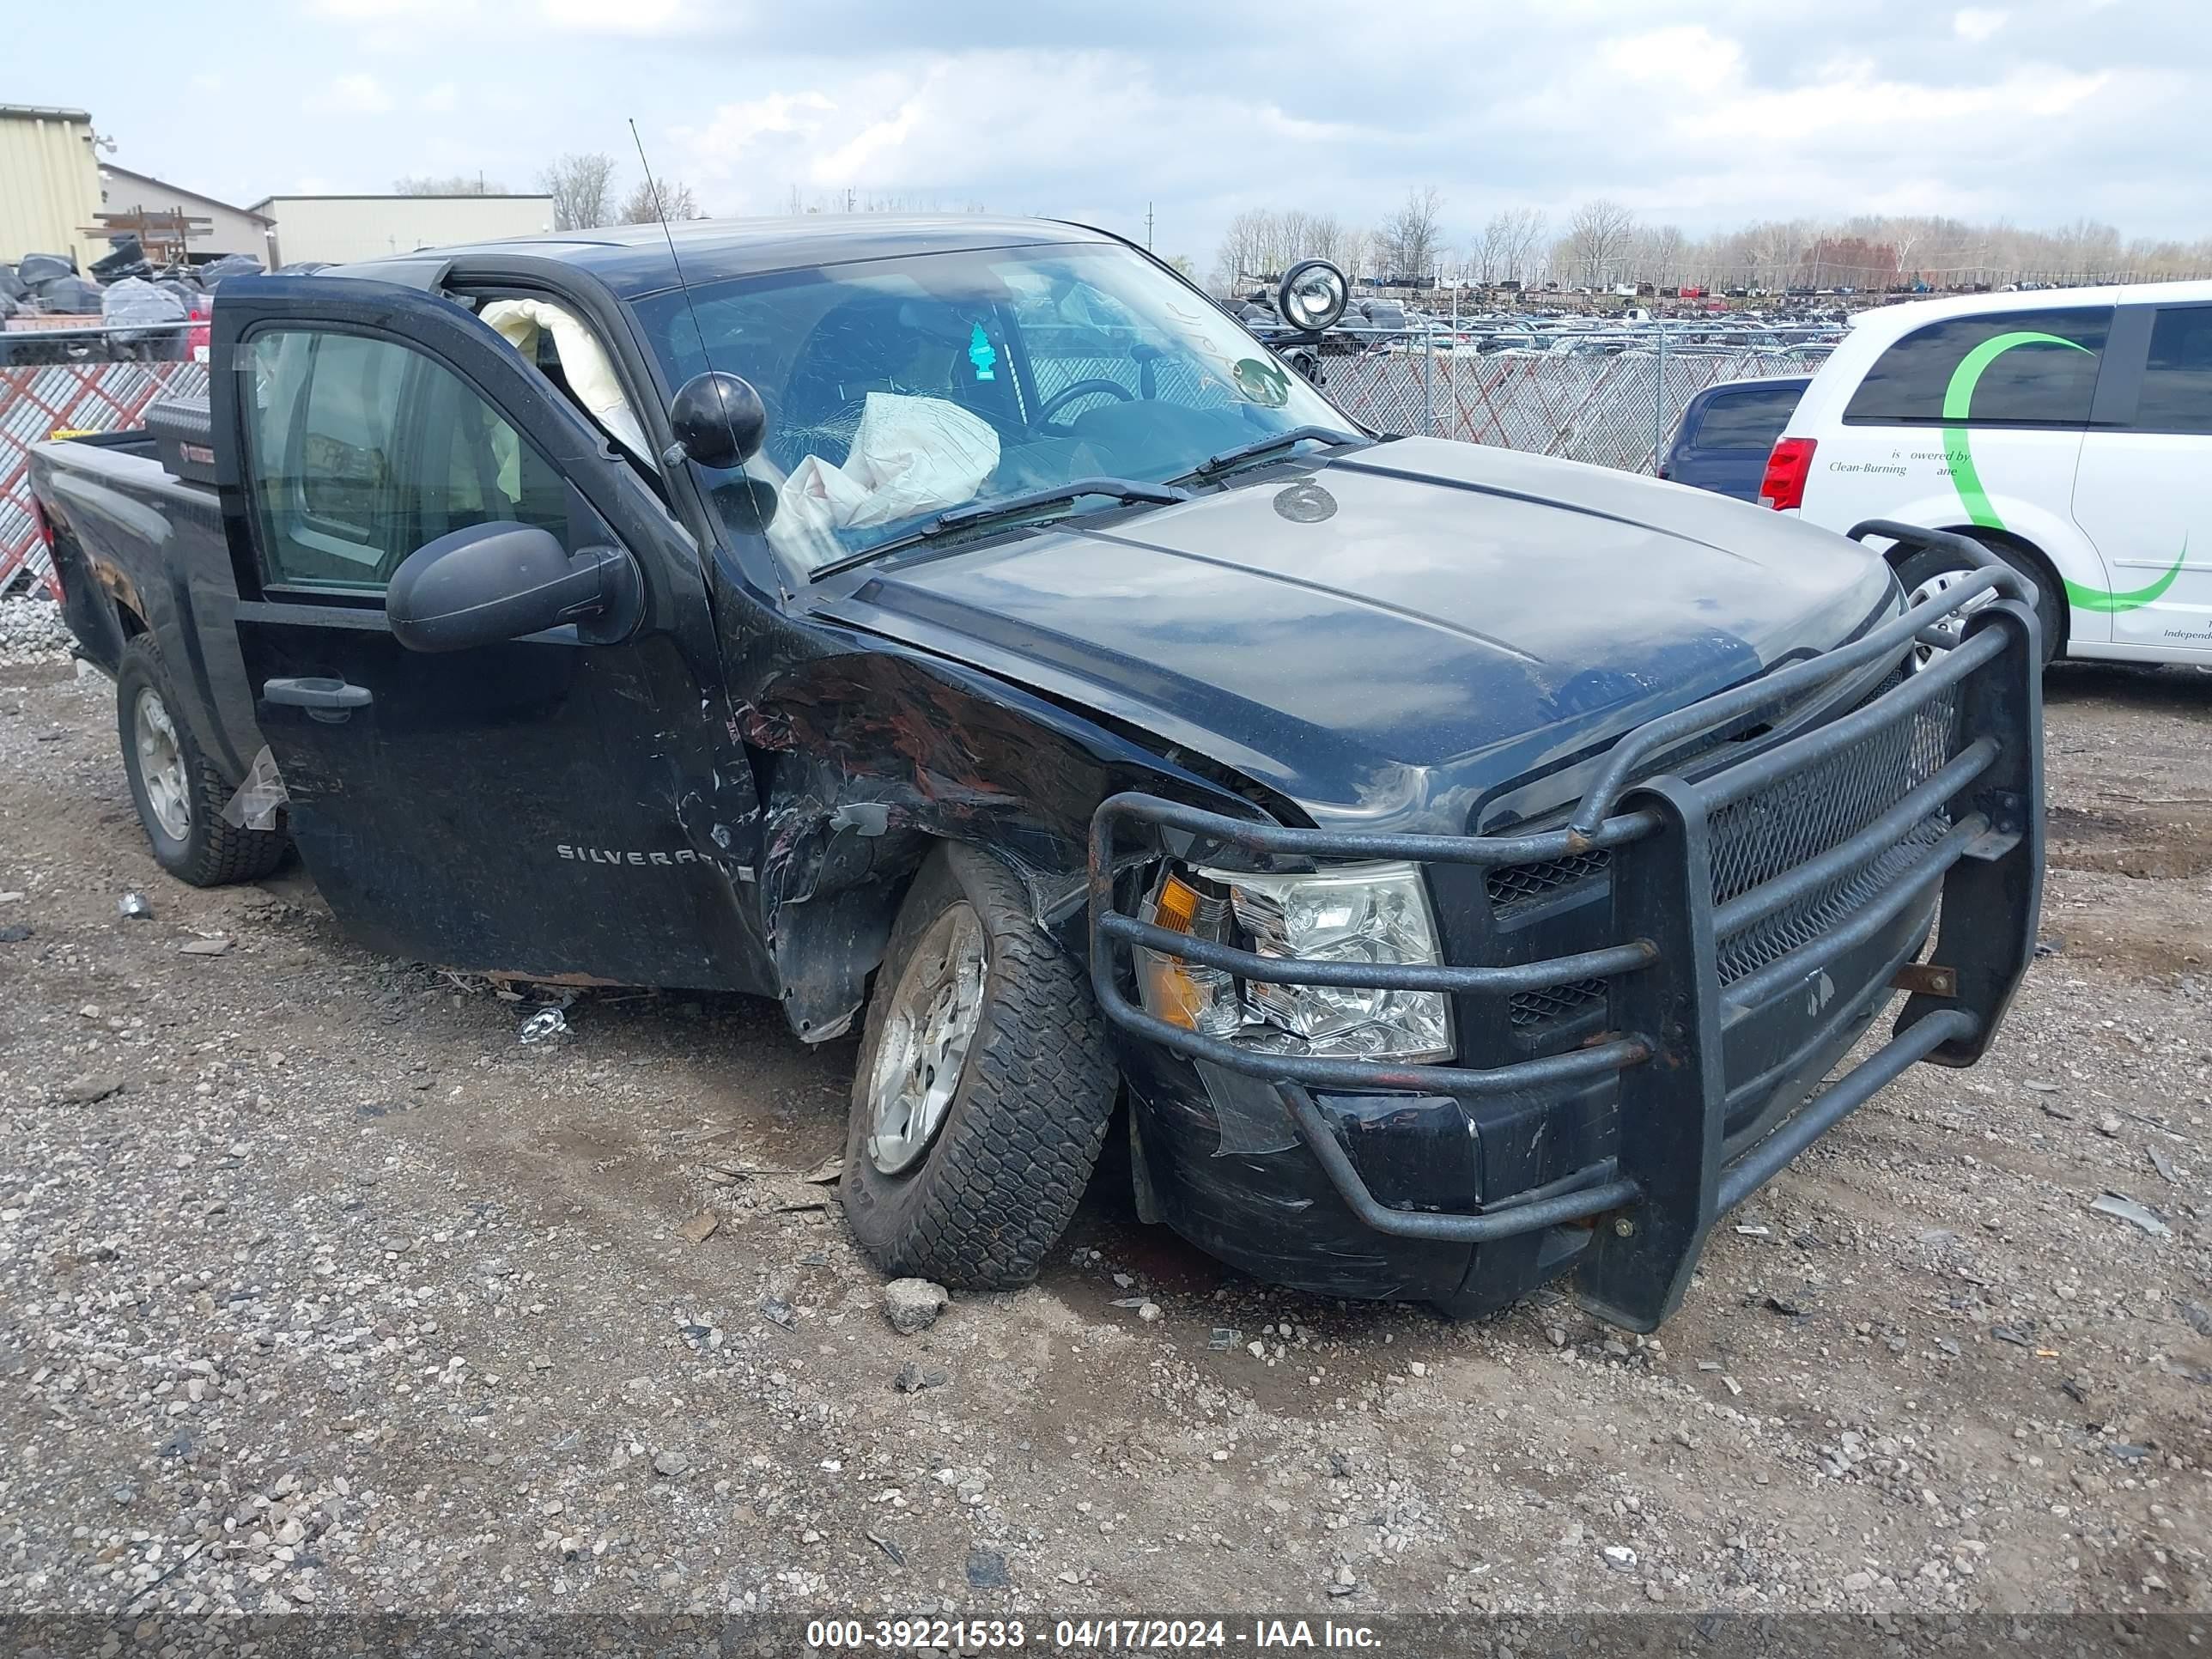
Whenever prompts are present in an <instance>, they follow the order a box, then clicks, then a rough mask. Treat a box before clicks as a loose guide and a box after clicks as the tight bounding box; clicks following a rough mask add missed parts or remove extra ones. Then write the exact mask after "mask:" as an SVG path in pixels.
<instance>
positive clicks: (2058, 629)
mask: <svg viewBox="0 0 2212 1659" xmlns="http://www.w3.org/2000/svg"><path fill="white" fill-rule="evenodd" d="M1982 545H1983V546H1984V547H1986V548H1987V549H1989V550H1990V552H1992V553H1994V554H1995V555H1996V556H1997V557H1998V558H2000V559H2002V560H2003V561H2004V562H2006V563H2007V564H2008V565H2010V566H2011V567H2012V568H2014V569H2015V570H2017V571H2018V572H2020V574H2021V575H2023V576H2025V577H2027V579H2028V580H2029V581H2031V582H2033V583H2034V584H2035V619H2036V623H2037V624H2038V627H2037V631H2038V632H2039V633H2040V634H2041V635H2043V641H2042V649H2043V665H2044V666H2045V667H2046V668H2048V667H2049V666H2050V665H2051V664H2052V663H2053V662H2055V661H2057V659H2058V655H2059V652H2060V648H2061V647H2063V645H2064V644H2065V642H2066V590H2065V588H2064V587H2063V586H2062V585H2061V584H2060V583H2059V581H2058V580H2057V577H2056V576H2054V575H2053V574H2051V572H2049V571H2047V570H2045V569H2042V568H2039V561H2038V560H2036V559H2034V558H2033V557H2031V556H2028V555H2027V554H2025V553H2023V552H2021V550H2019V549H2018V548H2016V547H2014V546H2012V545H2011V544H2008V543H2005V542H2000V541H1984V542H1983V543H1982ZM1895 568H1896V570H1897V581H1898V586H1900V587H1902V588H1903V589H1904V590H1905V607H1906V609H1908V610H1910V609H1911V607H1912V606H1913V605H1917V604H1919V603H1920V602H1921V601H1922V600H1923V599H1930V598H1933V597H1934V596H1935V595H1936V594H1937V593H1940V592H1942V591H1943V589H1944V588H1945V587H1946V586H1949V585H1951V584H1953V583H1954V582H1958V581H1960V580H1964V579H1965V578H1966V577H1967V576H1970V575H1972V574H1973V567H1972V566H1971V565H1966V564H1962V563H1961V562H1960V561H1959V559H1958V558H1957V557H1956V556H1954V555H1953V554H1949V553H1946V552H1944V551H1942V550H1941V549H1939V548H1933V547H1923V548H1918V549H1916V550H1914V551H1913V552H1911V554H1908V555H1907V556H1905V558H1903V559H1900V560H1899V561H1898V562H1897V564H1896V567H1895ZM1987 602H1988V601H1987V600H1986V599H1984V600H1983V601H1982V603H1984V604H1986V603H1987ZM1972 608H1973V607H1972V606H1971V605H1970V606H1969V607H1968V609H1970V610H1971V609H1972ZM1944 621H1945V622H1946V623H1954V624H1961V625H1962V624H1963V622H1964V613H1963V612H1959V611H1954V612H1953V613H1952V614H1951V615H1950V616H1949V617H1945V618H1944ZM1934 656H1935V652H1934V650H1933V649H1932V648H1931V647H1928V646H1925V645H1916V646H1915V647H1913V648H1912V666H1913V669H1914V671H1916V672H1917V671H1919V670H1921V669H1923V668H1925V667H1927V666H1928V665H1929V662H1930V661H1931V660H1932V659H1934Z"/></svg>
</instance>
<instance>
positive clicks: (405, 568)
mask: <svg viewBox="0 0 2212 1659" xmlns="http://www.w3.org/2000/svg"><path fill="white" fill-rule="evenodd" d="M644 597H645V596H644V584H643V582H642V581H641V579H640V577H639V574H638V568H637V562H636V561H635V559H633V558H631V557H630V556H629V554H628V553H627V552H625V551H624V550H622V549H621V548H618V547H587V548H585V549H584V550H582V551H581V552H580V553H576V554H574V555H573V556H572V555H571V554H569V553H568V551H567V550H565V549H563V548H562V545H561V544H560V542H559V540H558V539H557V538H555V536H554V535H553V533H552V532H550V531H547V530H541V529H539V528H538V527H537V526H534V525H526V524H509V523H495V524H479V525H471V526H469V527H468V528H467V529H465V530H456V531H454V532H452V533H451V534H450V535H445V536H441V537H439V538H438V539H437V540H435V541H434V542H426V543H424V544H422V546H421V547H418V548H416V550H414V551H413V552H412V553H410V554H409V555H408V556H407V557H406V559H405V560H404V562H402V563H401V565H400V567H399V568H398V569H397V570H395V571H393V572H392V586H390V587H389V588H388V589H386V592H385V596H384V614H385V617H386V620H387V621H388V622H390V623H391V624H392V637H393V638H394V639H396V640H398V641H399V643H400V644H402V645H404V646H405V647H407V648H408V649H409V650H410V651H466V650H469V649H471V647H476V646H479V645H496V644H498V643H499V642H500V641H502V640H513V639H520V637H521V636H522V635H525V634H536V633H539V632H541V631H543V630H544V629H548V628H557V627H559V626H560V625H561V624H562V623H568V622H573V623H579V624H580V626H579V627H578V629H577V632H578V634H579V635H580V636H581V637H582V638H583V639H584V640H585V641H586V642H587V643H590V644H594V645H601V644H611V643H612V642H613V641H617V640H621V639H626V638H628V637H629V635H630V633H631V632H632V631H633V630H634V629H635V628H636V626H637V623H638V619H639V617H640V616H641V612H642V611H643V608H644Z"/></svg>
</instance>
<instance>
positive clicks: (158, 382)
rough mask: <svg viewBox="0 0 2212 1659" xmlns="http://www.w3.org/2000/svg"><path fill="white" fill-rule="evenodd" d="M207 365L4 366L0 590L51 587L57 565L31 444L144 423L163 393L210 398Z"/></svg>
mask: <svg viewBox="0 0 2212 1659" xmlns="http://www.w3.org/2000/svg"><path fill="white" fill-rule="evenodd" d="M207 383H208V372H207V368H206V366H205V365H204V364H202V363H173V362H170V363H111V362H89V363H49V364H45V365H42V366H40V367H36V368H0V594H6V593H9V592H14V591H15V590H16V589H18V588H26V587H33V586H42V587H46V588H47V589H50V590H51V589H52V587H53V583H54V575H53V567H52V562H51V561H50V559H49V558H48V556H47V553H46V540H45V538H43V537H42V536H40V533H39V520H38V515H37V514H36V513H35V512H34V511H33V507H32V505H31V459H30V452H31V446H32V445H33V444H35V443H40V442H43V441H45V440H46V439H47V438H49V437H51V436H52V435H54V434H55V433H56V432H117V431H120V430H122V429H123V428H126V427H137V426H141V425H143V424H144V422H145V417H146V405H147V404H150V403H152V402H153V401H154V400H155V398H163V397H168V398H204V397H205V396H206V395H207Z"/></svg>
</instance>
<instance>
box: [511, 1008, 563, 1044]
mask: <svg viewBox="0 0 2212 1659" xmlns="http://www.w3.org/2000/svg"><path fill="white" fill-rule="evenodd" d="M563 1036H568V1015H566V1014H565V1013H563V1012H561V1010H560V1009H558V1008H555V1007H550V1006H549V1007H544V1008H540V1009H539V1010H538V1012H536V1013H534V1014H532V1015H531V1017H530V1018H528V1019H526V1020H524V1021H523V1022H522V1025H521V1028H520V1030H517V1031H516V1032H515V1034H514V1039H515V1041H516V1042H548V1041H550V1040H551V1039H552V1038H555V1037H563Z"/></svg>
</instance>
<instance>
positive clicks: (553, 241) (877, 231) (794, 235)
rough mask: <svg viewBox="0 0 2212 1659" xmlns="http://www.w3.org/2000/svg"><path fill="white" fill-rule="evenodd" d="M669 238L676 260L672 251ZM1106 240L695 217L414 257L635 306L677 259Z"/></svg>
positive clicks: (742, 267)
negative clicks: (518, 264) (503, 271)
mask: <svg viewBox="0 0 2212 1659" xmlns="http://www.w3.org/2000/svg"><path fill="white" fill-rule="evenodd" d="M671 238H672V239H673V240H674V241H675V245H676V251H675V258H671V257H670V252H669V242H670V240H671ZM1103 240H1108V238H1107V237H1106V235H1105V234H1104V233H1103V232H1101V231H1096V230H1087V229H1085V228H1083V227H1082V226H1080V225H1070V224H1062V223H1060V222H1056V221H1054V220H1049V219H1012V218H1000V217H996V216H991V215H986V214H980V213H948V214H928V215H919V214H918V215H912V216H908V215H904V214H887V213H851V214H826V213H809V214H803V215H801V216H798V217H796V218H788V219H690V220H684V221H681V222H676V223H671V224H670V225H668V226H667V227H666V228H663V227H662V226H660V225H658V224H645V225H614V226H610V227H608V228H605V229H604V230H576V231H565V232H562V233H561V234H557V235H552V236H518V237H513V238H511V239H507V240H500V241H492V242H473V243H469V244H466V245H465V246H458V247H447V248H425V249H422V250H420V251H419V252H417V253H416V254H414V255H410V256H408V257H409V258H432V257H436V256H443V257H445V258H451V259H453V261H454V262H455V263H456V264H462V265H465V266H468V267H481V266H493V267H495V266H496V265H497V264H498V262H499V260H500V258H501V257H502V256H508V255H514V254H526V255H529V256H531V257H532V258H540V259H555V260H559V261H561V262H562V263H563V264H573V265H574V266H576V267H577V268H578V269H579V270H587V271H589V272H590V273H591V274H592V276H596V277H598V278H599V280H600V281H601V282H603V283H605V284H606V285H607V287H608V288H610V289H612V290H613V291H614V293H615V294H616V295H617V297H619V298H621V299H624V300H638V299H642V298H644V297H645V296H647V295H651V294H658V293H660V292H663V291H664V290H666V289H673V288H675V287H677V286H678V282H677V275H676V260H677V259H680V260H681V261H682V262H683V271H684V280H685V281H686V282H689V283H691V284H692V285H694V286H695V287H696V286H697V285H698V284H701V283H716V282H722V281H725V280H726V279H728V278H730V277H733V276H760V275H763V274H765V273H767V272H769V271H777V270H809V269H812V268H814V267H816V266H820V265H837V264H854V263H856V262H858V261H860V260H866V259H892V258H901V257H902V256H904V255H908V254H914V253H947V252H963V251H967V250H971V249H978V248H993V247H1018V246H1027V245H1033V244H1036V243H1067V242H1096V241H1103ZM368 263H371V264H383V263H386V262H385V261H381V260H378V261H371V262H368ZM339 269H341V270H343V269H346V267H340V268H339ZM364 274H366V273H364Z"/></svg>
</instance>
